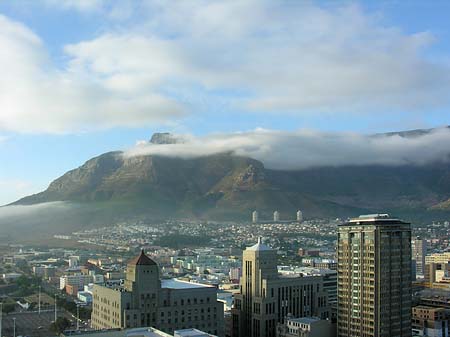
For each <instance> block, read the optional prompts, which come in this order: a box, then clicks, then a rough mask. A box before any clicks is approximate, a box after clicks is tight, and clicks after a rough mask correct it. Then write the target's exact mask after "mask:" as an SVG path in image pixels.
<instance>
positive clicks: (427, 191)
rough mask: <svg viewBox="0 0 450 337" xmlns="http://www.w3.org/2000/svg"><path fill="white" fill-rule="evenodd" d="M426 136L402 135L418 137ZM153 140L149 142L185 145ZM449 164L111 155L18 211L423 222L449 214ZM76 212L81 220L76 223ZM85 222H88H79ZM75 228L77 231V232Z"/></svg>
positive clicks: (115, 217) (95, 219) (95, 218)
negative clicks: (314, 164)
mask: <svg viewBox="0 0 450 337" xmlns="http://www.w3.org/2000/svg"><path fill="white" fill-rule="evenodd" d="M424 132H428V130H415V131H411V132H403V133H398V134H399V135H401V136H402V137H416V136H419V135H421V134H423V133H424ZM179 141H180V140H179V139H176V138H175V137H173V136H172V135H170V134H167V133H164V134H155V135H153V137H152V139H151V142H152V143H153V144H155V145H158V144H173V143H176V142H179ZM449 198H450V165H449V164H448V163H430V164H428V165H422V166H419V165H404V166H378V165H369V166H347V167H322V168H310V169H303V170H299V171H281V170H271V169H267V168H265V167H264V165H263V164H262V163H261V162H260V161H258V160H255V159H252V158H246V157H240V156H236V155H233V154H230V153H224V154H215V155H210V156H204V157H199V158H192V159H181V158H169V157H164V156H157V155H142V156H134V157H129V156H124V154H123V153H122V152H108V153H105V154H102V155H100V156H98V157H95V158H93V159H90V160H88V161H87V162H86V163H85V164H83V165H82V166H80V167H79V168H76V169H74V170H72V171H69V172H67V173H66V174H64V175H63V176H61V177H60V178H58V179H56V180H55V181H53V182H52V183H51V184H50V185H49V187H48V188H47V190H45V191H43V192H41V193H38V194H35V195H31V196H28V197H25V198H23V199H21V200H19V201H17V202H15V203H14V204H13V205H34V204H40V203H46V202H54V201H65V202H68V203H70V204H73V205H77V207H78V210H79V211H78V213H77V212H76V211H73V210H72V213H71V216H73V217H74V218H73V219H72V220H70V221H69V220H68V219H65V220H64V219H63V220H58V221H59V223H60V225H61V226H63V227H64V222H67V221H69V222H71V224H72V225H71V226H72V227H73V228H76V227H77V226H80V224H79V223H77V221H82V222H83V225H86V226H87V225H89V224H91V223H98V224H105V223H109V222H114V221H121V220H126V219H127V220H129V219H136V220H138V219H161V218H198V219H212V220H215V219H217V220H224V219H230V220H231V219H249V217H250V212H251V211H252V210H255V209H256V210H258V211H259V212H260V216H261V218H266V219H270V218H271V213H272V212H273V211H274V210H279V211H280V212H281V218H282V219H283V218H284V219H292V218H293V217H294V214H295V211H296V210H297V209H301V210H303V212H304V214H305V216H306V217H347V216H353V215H357V214H360V213H366V212H377V211H383V212H384V211H391V212H394V213H396V214H398V215H406V216H410V217H415V218H417V219H419V218H420V219H422V218H427V217H428V216H431V215H435V214H442V212H444V214H447V212H448V211H450V202H449ZM77 214H79V215H80V216H79V217H77ZM79 219H82V220H79ZM72 227H71V228H72Z"/></svg>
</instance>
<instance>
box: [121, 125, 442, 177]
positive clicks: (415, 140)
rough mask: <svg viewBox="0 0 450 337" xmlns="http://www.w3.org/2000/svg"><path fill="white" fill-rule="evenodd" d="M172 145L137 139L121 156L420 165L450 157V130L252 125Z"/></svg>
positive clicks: (292, 165)
mask: <svg viewBox="0 0 450 337" xmlns="http://www.w3.org/2000/svg"><path fill="white" fill-rule="evenodd" d="M175 137H177V138H178V140H179V142H178V143H176V144H152V143H150V142H147V141H140V142H138V143H137V144H136V146H135V147H133V148H130V149H128V150H127V151H125V152H124V156H126V157H133V156H141V155H160V156H168V157H178V158H195V157H203V156H208V155H212V154H217V153H225V152H232V153H234V154H236V155H240V156H247V157H251V158H254V159H257V160H260V161H262V162H263V163H264V164H265V166H266V167H267V168H272V169H283V170H296V169H305V168H311V167H322V166H345V165H357V166H359V165H387V166H399V165H423V164H427V163H430V162H435V161H448V160H449V159H450V149H449V147H448V144H450V129H449V128H438V129H434V130H431V131H429V132H425V133H423V134H418V135H414V134H409V135H408V134H405V135H402V134H392V135H391V134H385V135H383V134H380V135H370V136H368V135H361V134H357V133H337V132H333V133H332V132H319V131H311V130H299V131H293V132H286V131H277V130H264V129H256V130H254V131H248V132H237V133H231V134H212V135H208V136H204V137H195V136H192V135H178V136H175Z"/></svg>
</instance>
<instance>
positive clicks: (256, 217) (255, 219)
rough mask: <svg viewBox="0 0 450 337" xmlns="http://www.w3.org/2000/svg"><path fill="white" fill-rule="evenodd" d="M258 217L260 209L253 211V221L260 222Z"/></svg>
mask: <svg viewBox="0 0 450 337" xmlns="http://www.w3.org/2000/svg"><path fill="white" fill-rule="evenodd" d="M258 217H259V214H258V211H253V213H252V222H253V223H257V222H258Z"/></svg>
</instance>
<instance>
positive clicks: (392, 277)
mask: <svg viewBox="0 0 450 337" xmlns="http://www.w3.org/2000/svg"><path fill="white" fill-rule="evenodd" d="M255 215H256V218H257V220H258V223H257V224H253V223H245V224H240V225H237V224H229V225H224V226H220V225H216V224H208V226H209V227H208V231H209V235H211V237H213V236H214V237H217V238H218V239H217V240H218V241H217V242H211V246H209V247H212V248H201V249H199V248H197V249H194V248H186V247H185V248H183V249H176V248H171V247H167V246H155V245H153V244H152V242H153V241H152V240H156V239H157V237H158V236H160V235H171V234H170V233H172V231H175V229H171V228H172V227H170V226H169V228H168V229H163V228H156V229H155V228H146V227H145V226H140V225H132V226H127V225H121V226H118V227H116V228H109V229H108V230H107V231H106V230H105V231H104V232H103V233H102V232H101V231H98V232H97V231H96V230H94V231H93V232H89V233H90V234H89V235H87V237H89V240H91V242H97V243H99V246H101V247H102V250H100V249H99V251H98V252H96V253H95V254H94V253H90V252H89V253H88V252H82V251H77V252H71V251H68V250H65V251H63V252H62V251H60V250H58V251H52V252H47V253H45V252H39V253H38V252H31V251H29V252H19V253H16V254H12V255H8V256H6V255H5V256H4V257H3V262H4V263H7V264H11V266H12V265H19V264H21V263H22V262H26V263H27V264H28V265H30V266H31V267H32V271H33V273H34V274H35V275H36V276H39V277H41V278H42V279H44V280H46V282H48V284H51V285H54V286H55V288H57V289H59V290H61V291H64V292H65V293H66V294H68V295H70V296H71V297H72V298H74V299H75V301H76V302H77V303H79V304H81V303H84V304H86V305H87V307H88V308H92V316H91V322H90V323H91V327H92V329H93V330H94V331H92V332H91V333H90V334H91V335H92V336H93V334H95V333H98V334H99V336H100V335H102V336H103V337H113V336H112V335H111V336H109V335H107V333H110V334H114V332H117V334H119V335H120V334H121V336H124V334H125V333H126V334H127V335H128V334H135V333H137V331H140V332H141V333H142V335H146V334H147V335H149V336H153V335H152V334H156V335H155V336H178V335H180V336H181V335H183V336H184V335H186V336H220V337H221V336H229V337H259V336H261V337H294V336H296V337H299V336H301V337H315V336H320V337H336V336H337V337H349V336H351V337H372V336H373V337H384V336H385V337H388V336H389V337H397V336H399V337H400V336H401V337H412V336H421V337H427V336H429V337H431V336H433V337H434V336H443V337H447V336H450V332H449V328H450V326H449V325H450V314H449V313H450V252H447V251H445V249H441V248H442V247H441V246H439V247H440V248H437V247H438V246H436V242H434V241H433V240H434V239H430V238H428V237H426V236H424V235H421V236H420V237H418V236H416V235H417V234H418V233H417V232H415V235H414V237H412V231H411V227H410V224H409V223H406V222H403V221H401V220H398V219H395V218H391V217H390V216H389V215H387V214H374V215H367V216H360V217H358V218H355V219H350V220H348V221H346V222H342V221H340V219H336V220H335V221H334V220H329V221H323V220H314V221H312V220H303V218H302V217H303V214H302V213H301V212H300V214H297V216H300V219H301V220H299V218H298V217H297V221H287V222H283V221H279V218H278V221H273V222H272V221H270V222H261V221H259V219H258V214H257V213H256V214H255V213H254V214H253V217H255ZM278 217H279V213H278ZM174 227H175V224H174ZM174 227H173V228H174ZM189 228H190V229H191V232H192V233H196V235H197V234H198V235H200V233H202V232H205V231H206V230H205V228H206V227H205V225H204V224H197V225H194V224H187V223H186V224H183V225H182V226H181V230H180V228H178V229H177V230H178V231H177V232H174V233H176V235H179V234H180V233H185V232H184V231H186V232H188V231H189ZM433 228H434V227H433ZM438 228H441V227H435V229H434V230H436V231H437V230H438ZM439 230H441V229H439ZM83 233H84V232H83ZM294 233H296V235H293V234H294ZM299 233H301V235H299ZM85 234H86V233H84V234H80V233H74V234H73V237H77V236H78V237H82V236H84V235H85ZM258 234H259V236H258V237H257V235H258ZM422 234H423V233H422ZM181 235H184V234H181ZM262 237H265V238H267V239H263V238H262ZM300 237H302V238H301V239H302V240H304V241H302V244H300V239H299V238H300ZM220 240H222V241H223V242H222V241H220ZM233 240H234V241H233ZM252 240H253V242H252V243H251V244H248V243H249V241H252ZM440 240H441V241H439V242H440V244H442V242H444V241H443V240H445V239H443V238H441V239H440ZM255 241H256V244H254V243H255ZM231 242H233V244H231ZM128 243H130V244H131V246H130V247H131V248H132V249H133V250H134V248H135V247H138V246H139V247H146V248H147V249H146V252H147V254H146V253H144V251H142V252H141V253H140V254H139V255H138V256H135V257H133V255H132V254H133V253H131V252H128V250H129V248H127V249H128V250H125V247H127V244H128ZM252 244H253V245H252ZM103 245H111V247H112V246H116V247H119V248H118V249H119V250H116V251H115V252H114V253H117V254H115V255H114V254H113V253H112V252H111V251H110V250H109V248H108V250H105V249H104V248H105V247H106V246H103ZM242 245H245V246H247V248H246V249H245V250H244V251H243V252H242V250H241V249H240V248H239V247H240V246H242ZM108 247H109V246H108ZM272 247H276V248H272ZM299 247H301V248H299ZM58 256H61V258H58ZM285 257H289V258H290V259H289V260H286V259H285ZM62 261H63V262H64V263H62ZM67 266H68V267H67ZM8 270H10V271H9V273H5V275H4V276H5V277H4V278H5V283H7V285H8V286H9V285H10V284H13V283H14V279H15V278H18V277H20V276H21V275H22V274H21V273H20V272H19V271H20V268H19V269H14V268H9V269H8ZM2 276H3V275H2ZM5 286H6V285H5ZM150 327H151V328H150ZM136 329H137V330H136ZM143 329H144V330H143ZM101 330H107V331H103V332H100V331H101ZM180 333H182V334H180ZM119 335H118V336H119Z"/></svg>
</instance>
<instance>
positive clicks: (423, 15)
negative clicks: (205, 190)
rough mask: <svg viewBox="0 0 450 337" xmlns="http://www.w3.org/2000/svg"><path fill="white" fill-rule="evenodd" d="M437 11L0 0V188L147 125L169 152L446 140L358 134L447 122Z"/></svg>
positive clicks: (79, 158)
mask: <svg viewBox="0 0 450 337" xmlns="http://www.w3.org/2000/svg"><path fill="white" fill-rule="evenodd" d="M449 11H450V2H448V1H444V0H442V1H439V0H437V1H433V2H426V1H414V0H412V1H395V0H391V1H351V2H349V1H301V0H295V1H294V0H226V1H225V0H222V1H216V0H195V1H194V0H182V1H181V0H179V1H177V0H174V1H164V0H153V1H150V0H142V1H140V0H135V1H134V0H133V1H131V0H130V1H127V0H121V1H106V0H78V1H77V0H19V1H12V0H11V1H5V0H0V70H1V74H2V76H0V204H6V203H9V202H12V201H14V200H17V199H18V198H20V197H22V196H25V195H28V194H31V193H36V192H39V191H41V190H43V189H45V188H46V187H47V186H48V184H49V183H50V182H51V181H52V180H53V179H55V178H56V177H58V176H60V175H62V174H63V173H65V172H66V171H68V170H70V169H73V168H75V167H78V166H79V165H81V164H82V163H84V162H85V161H86V160H88V159H89V158H91V157H93V156H95V155H99V154H101V153H103V152H107V151H111V150H125V151H126V154H127V155H130V154H131V155H137V154H142V153H155V149H154V148H151V147H149V146H148V144H144V145H142V144H143V143H142V141H143V140H148V139H149V138H150V137H151V135H152V134H153V133H154V132H164V131H168V132H172V133H175V134H180V135H184V136H183V137H184V139H185V140H186V142H187V144H185V145H179V146H178V147H177V148H176V149H174V148H171V147H169V148H163V149H162V150H158V151H161V152H162V153H163V154H166V155H176V156H181V157H183V156H188V155H198V154H199V153H200V154H201V155H204V154H209V153H215V152H216V151H219V150H224V149H225V150H232V151H235V152H237V153H239V154H245V155H250V156H253V157H255V158H257V159H261V160H262V161H263V162H264V164H265V165H268V166H269V167H275V168H280V169H298V168H302V167H310V166H314V165H323V164H326V165H342V164H343V163H344V162H346V161H352V160H356V158H359V159H360V158H361V157H363V158H365V159H364V160H365V161H364V162H366V163H381V164H389V165H398V164H402V163H406V162H412V163H420V162H422V161H423V159H424V158H425V159H426V160H433V159H435V158H438V157H439V156H443V155H444V154H443V151H444V149H443V148H444V147H445V145H446V144H448V143H446V141H450V138H448V135H447V134H446V133H443V132H437V133H435V134H433V135H430V136H428V137H425V138H423V139H421V140H420V141H417V140H415V141H410V142H405V141H404V140H401V139H400V140H399V139H385V140H380V139H379V138H377V139H376V140H370V139H369V138H367V137H366V136H367V135H370V134H374V133H381V132H389V131H400V130H408V129H415V128H434V127H440V126H444V125H448V124H450V123H449V117H450V113H449V111H450V110H449V107H450V96H449V95H448V92H449V90H450V22H449V21H448V18H447V13H448V12H449ZM136 144H138V145H136ZM286 148H287V149H289V151H284V150H285V149H286ZM399 157H400V159H398V158H399ZM293 158H302V160H293ZM280 163H281V164H280Z"/></svg>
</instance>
